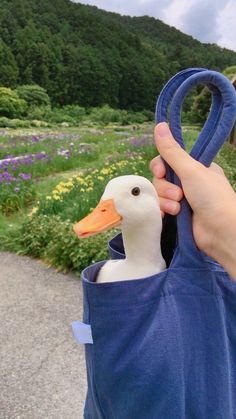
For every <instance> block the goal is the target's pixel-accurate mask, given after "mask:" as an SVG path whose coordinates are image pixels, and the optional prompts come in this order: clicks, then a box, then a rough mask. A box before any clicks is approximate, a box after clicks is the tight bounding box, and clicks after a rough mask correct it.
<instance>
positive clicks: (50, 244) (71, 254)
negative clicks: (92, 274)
mask: <svg viewBox="0 0 236 419" xmlns="http://www.w3.org/2000/svg"><path fill="white" fill-rule="evenodd" d="M72 227H73V224H72V223H71V222H69V221H62V220H61V218H60V217H59V216H58V215H52V216H50V217H48V216H46V215H39V216H32V218H31V219H25V220H24V222H23V224H22V226H21V228H20V229H19V230H16V231H15V232H12V234H9V236H8V237H1V241H2V243H3V247H4V249H5V250H11V251H12V250H13V251H16V252H17V253H18V254H20V255H31V256H33V257H35V258H42V259H44V260H45V261H46V262H47V263H48V264H49V265H50V266H54V267H55V268H56V269H58V270H60V271H63V272H68V271H69V270H70V269H73V270H74V271H75V273H77V275H79V274H80V272H81V270H82V269H84V268H85V267H86V266H88V265H90V264H91V263H94V262H97V261H98V260H104V259H107V257H108V251H107V241H108V240H109V239H110V238H111V237H112V236H113V235H114V231H109V232H105V233H103V234H99V235H97V236H94V237H90V238H88V239H86V240H79V239H78V238H77V237H76V235H75V233H74V232H73V229H72Z"/></svg>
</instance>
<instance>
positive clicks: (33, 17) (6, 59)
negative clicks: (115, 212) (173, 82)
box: [0, 0, 236, 110]
mask: <svg viewBox="0 0 236 419" xmlns="http://www.w3.org/2000/svg"><path fill="white" fill-rule="evenodd" d="M1 3H2V4H1V14H0V85H5V86H10V87H14V86H16V85H17V84H32V83H37V84H39V85H41V86H42V87H44V88H46V89H47V91H48V93H49V95H50V97H51V99H52V102H53V103H54V104H70V103H78V104H80V105H83V106H99V105H102V104H105V103H108V104H110V105H111V106H114V107H120V108H127V109H128V108H129V109H134V110H140V109H151V110H153V107H154V104H155V100H156V97H157V95H158V93H159V91H160V89H161V87H162V86H163V84H164V83H165V82H166V81H167V79H168V78H169V77H170V76H171V75H173V74H174V73H176V72H177V71H179V70H180V69H182V68H186V67H191V66H192V67H193V66H197V67H208V68H212V69H216V70H222V69H224V68H225V67H227V66H229V65H233V64H235V63H236V53H235V52H233V51H229V50H226V49H222V48H220V47H217V46H215V45H204V44H201V43H200V42H199V41H197V40H194V39H193V38H192V37H190V36H188V35H185V34H183V33H181V32H180V31H178V30H177V29H175V28H171V27H169V26H168V25H166V24H164V23H163V22H161V21H159V20H157V19H154V18H150V17H147V16H144V17H141V18H137V17H134V18H131V17H128V16H120V15H118V14H116V13H110V12H105V11H103V10H100V9H98V8H96V7H94V6H86V5H82V4H79V3H72V2H71V1H69V0H54V1H53V2H51V1H50V0H2V2H1Z"/></svg>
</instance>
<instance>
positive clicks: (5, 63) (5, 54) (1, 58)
mask: <svg viewBox="0 0 236 419" xmlns="http://www.w3.org/2000/svg"><path fill="white" fill-rule="evenodd" d="M17 78H18V67H17V63H16V61H15V58H14V56H13V54H12V52H11V50H10V48H9V47H8V46H7V45H6V44H5V42H3V41H2V40H1V39H0V85H2V86H15V85H16V82H17Z"/></svg>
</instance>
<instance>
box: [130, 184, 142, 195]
mask: <svg viewBox="0 0 236 419" xmlns="http://www.w3.org/2000/svg"><path fill="white" fill-rule="evenodd" d="M131 193H132V195H135V196H137V195H139V194H140V188H138V186H136V188H133V189H132V191H131Z"/></svg>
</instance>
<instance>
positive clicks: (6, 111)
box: [0, 87, 27, 118]
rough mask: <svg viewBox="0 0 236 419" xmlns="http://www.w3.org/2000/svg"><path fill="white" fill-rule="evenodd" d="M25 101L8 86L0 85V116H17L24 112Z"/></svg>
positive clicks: (25, 107)
mask: <svg viewBox="0 0 236 419" xmlns="http://www.w3.org/2000/svg"><path fill="white" fill-rule="evenodd" d="M26 109H27V103H26V101H25V100H23V99H20V98H19V97H18V95H17V93H16V92H15V91H13V90H11V89H10V88H7V87H0V116H6V117H8V118H17V117H18V116H21V115H23V114H24V113H25V112H26Z"/></svg>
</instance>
